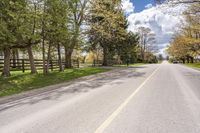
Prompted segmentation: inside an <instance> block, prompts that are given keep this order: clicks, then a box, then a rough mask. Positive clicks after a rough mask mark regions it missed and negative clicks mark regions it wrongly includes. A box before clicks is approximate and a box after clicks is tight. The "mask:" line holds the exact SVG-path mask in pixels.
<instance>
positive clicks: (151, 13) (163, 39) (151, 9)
mask: <svg viewBox="0 0 200 133" xmlns="http://www.w3.org/2000/svg"><path fill="white" fill-rule="evenodd" d="M122 5H123V9H124V10H125V12H126V14H127V16H128V21H129V30H130V31H135V30H136V29H137V27H141V26H143V27H149V28H150V29H151V30H152V31H153V32H154V33H155V34H156V43H157V45H158V47H159V49H160V51H161V53H163V52H162V51H163V50H164V49H165V47H166V46H167V45H168V44H169V42H170V40H171V38H172V35H173V34H174V32H176V31H177V30H178V27H180V25H181V19H182V17H181V15H180V13H181V12H182V11H183V10H184V8H183V6H182V5H178V6H173V7H172V6H168V5H166V4H164V5H155V4H154V2H153V0H122Z"/></svg>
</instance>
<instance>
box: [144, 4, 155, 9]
mask: <svg viewBox="0 0 200 133" xmlns="http://www.w3.org/2000/svg"><path fill="white" fill-rule="evenodd" d="M152 7H153V5H152V4H147V5H146V6H145V8H147V9H148V8H152Z"/></svg>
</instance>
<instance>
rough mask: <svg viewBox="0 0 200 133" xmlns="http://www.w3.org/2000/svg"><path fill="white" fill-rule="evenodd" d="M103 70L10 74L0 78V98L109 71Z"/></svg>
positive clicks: (82, 69) (86, 69)
mask: <svg viewBox="0 0 200 133" xmlns="http://www.w3.org/2000/svg"><path fill="white" fill-rule="evenodd" d="M109 70H110V69H105V68H80V69H66V70H65V71H64V72H58V71H54V72H51V73H50V74H48V75H43V74H42V72H41V71H39V74H33V75H31V74H30V72H25V73H22V72H21V71H15V72H12V73H11V74H12V76H11V77H9V78H2V77H0V97H3V96H8V95H13V94H17V93H20V92H23V91H28V90H33V89H37V88H41V87H45V86H49V85H54V84H59V83H63V82H66V81H69V80H72V79H76V78H79V77H83V76H88V75H92V74H97V73H101V72H106V71H109Z"/></svg>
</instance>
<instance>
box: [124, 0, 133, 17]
mask: <svg viewBox="0 0 200 133" xmlns="http://www.w3.org/2000/svg"><path fill="white" fill-rule="evenodd" d="M122 9H123V10H124V11H125V13H127V14H129V13H133V12H134V5H133V3H132V2H131V1H130V0H122Z"/></svg>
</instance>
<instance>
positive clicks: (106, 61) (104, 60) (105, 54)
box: [102, 48, 108, 66]
mask: <svg viewBox="0 0 200 133" xmlns="http://www.w3.org/2000/svg"><path fill="white" fill-rule="evenodd" d="M102 65H103V66H108V50H107V48H103V64H102Z"/></svg>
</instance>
